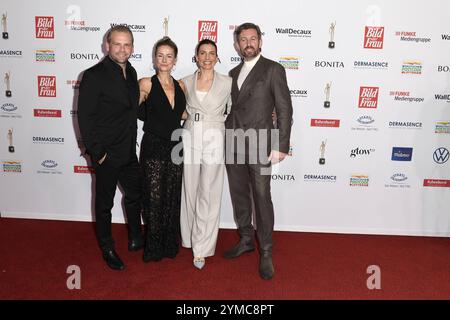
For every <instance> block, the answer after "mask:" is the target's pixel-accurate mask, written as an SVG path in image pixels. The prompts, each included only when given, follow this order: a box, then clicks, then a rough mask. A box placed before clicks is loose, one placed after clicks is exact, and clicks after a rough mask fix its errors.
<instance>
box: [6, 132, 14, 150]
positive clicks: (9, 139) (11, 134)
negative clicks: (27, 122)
mask: <svg viewBox="0 0 450 320" xmlns="http://www.w3.org/2000/svg"><path fill="white" fill-rule="evenodd" d="M7 137H8V142H9V147H8V151H9V152H11V153H12V152H14V146H13V129H9V130H8V134H7Z"/></svg>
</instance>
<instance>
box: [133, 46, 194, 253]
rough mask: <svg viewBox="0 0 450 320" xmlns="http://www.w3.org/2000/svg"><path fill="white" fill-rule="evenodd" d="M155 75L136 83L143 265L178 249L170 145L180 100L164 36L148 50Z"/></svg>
mask: <svg viewBox="0 0 450 320" xmlns="http://www.w3.org/2000/svg"><path fill="white" fill-rule="evenodd" d="M153 52H154V57H153V59H154V67H155V69H156V74H155V75H154V76H153V77H151V78H142V79H141V80H139V89H140V101H139V103H140V107H139V119H140V120H142V121H144V132H145V133H144V136H143V138H142V143H141V155H140V163H141V167H142V170H143V174H144V193H143V207H144V212H143V217H144V223H145V224H146V225H147V232H146V238H145V247H144V257H143V259H144V261H145V262H148V261H158V260H161V259H162V258H164V257H169V258H174V257H175V256H176V255H177V253H178V250H179V241H180V240H179V239H180V198H181V176H182V163H181V161H180V158H181V154H180V152H176V154H175V157H174V158H173V159H172V157H171V154H172V149H173V148H174V146H176V145H177V144H178V143H179V140H177V141H171V136H172V133H173V132H174V131H175V130H177V129H180V121H181V116H182V114H183V112H184V110H185V107H186V99H185V96H184V93H183V90H182V89H181V87H180V84H179V83H178V81H177V80H175V79H174V78H173V77H172V76H171V74H170V73H171V71H172V69H173V67H174V65H175V63H176V61H177V54H178V49H177V46H176V44H175V43H174V42H173V41H172V40H171V39H170V38H168V37H164V38H162V39H161V40H159V41H158V42H157V43H156V44H155V47H154V51H153Z"/></svg>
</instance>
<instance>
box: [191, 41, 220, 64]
mask: <svg viewBox="0 0 450 320" xmlns="http://www.w3.org/2000/svg"><path fill="white" fill-rule="evenodd" d="M196 58H197V64H198V67H199V68H200V69H202V70H211V69H214V66H215V65H216V63H217V51H216V48H215V47H214V46H213V45H212V44H202V45H201V46H200V47H199V48H198V53H197V55H196Z"/></svg>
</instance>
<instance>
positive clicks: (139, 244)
mask: <svg viewBox="0 0 450 320" xmlns="http://www.w3.org/2000/svg"><path fill="white" fill-rule="evenodd" d="M142 248H144V241H142V240H141V239H133V240H128V251H139V250H141V249H142Z"/></svg>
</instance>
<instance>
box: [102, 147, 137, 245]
mask: <svg viewBox="0 0 450 320" xmlns="http://www.w3.org/2000/svg"><path fill="white" fill-rule="evenodd" d="M95 173H96V181H95V219H96V232H97V239H98V242H99V245H100V248H101V249H102V251H107V250H111V249H114V240H113V238H112V232H111V218H112V215H111V209H112V208H113V206H114V196H115V194H116V188H117V184H118V183H119V184H120V186H121V187H122V189H123V191H124V196H125V198H124V205H125V212H126V217H127V222H128V238H129V239H138V238H140V237H142V236H141V195H142V178H141V175H142V173H141V169H140V166H139V163H138V160H137V156H136V155H134V156H132V158H131V159H130V161H129V162H128V163H127V164H126V165H123V166H120V167H116V166H112V165H111V164H110V163H109V162H108V157H107V158H106V159H105V161H104V162H103V163H102V164H101V165H96V167H95Z"/></svg>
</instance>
